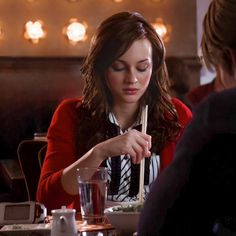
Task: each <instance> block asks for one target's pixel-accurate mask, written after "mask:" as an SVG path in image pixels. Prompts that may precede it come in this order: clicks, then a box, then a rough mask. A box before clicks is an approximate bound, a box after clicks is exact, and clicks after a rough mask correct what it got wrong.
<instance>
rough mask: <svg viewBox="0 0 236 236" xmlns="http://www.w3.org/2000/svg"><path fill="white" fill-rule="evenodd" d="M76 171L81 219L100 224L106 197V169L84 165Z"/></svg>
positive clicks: (102, 220) (85, 221) (88, 222)
mask: <svg viewBox="0 0 236 236" xmlns="http://www.w3.org/2000/svg"><path fill="white" fill-rule="evenodd" d="M77 171H78V184H79V196H80V206H81V216H82V220H83V222H84V223H86V224H101V223H103V222H104V210H105V203H106V199H107V181H108V173H107V169H106V168H104V167H97V168H91V167H86V168H79V169H78V170H77Z"/></svg>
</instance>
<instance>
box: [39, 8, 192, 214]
mask: <svg viewBox="0 0 236 236" xmlns="http://www.w3.org/2000/svg"><path fill="white" fill-rule="evenodd" d="M164 57H165V48H164V45H163V43H162V41H161V39H160V37H159V36H158V35H157V33H156V32H155V30H154V28H153V27H152V26H151V25H150V24H149V23H148V22H147V21H146V20H145V19H144V18H143V17H142V16H141V15H140V14H138V13H129V12H121V13H117V14H115V15H113V16H111V17H109V18H108V19H106V20H105V21H104V22H102V23H101V25H100V26H99V27H98V29H97V32H96V33H95V35H94V37H93V38H92V41H91V46H90V50H89V52H88V56H87V58H86V60H85V62H84V64H83V66H82V69H81V70H82V77H83V78H84V81H85V87H84V90H83V97H82V98H79V99H67V100H65V101H63V102H62V103H61V104H60V105H59V107H58V108H57V109H56V111H55V114H54V116H53V119H52V121H51V125H50V127H49V130H48V136H47V138H48V147H47V153H46V157H45V160H44V163H43V167H42V171H41V176H40V180H39V184H38V191H37V200H38V201H39V202H41V203H44V204H45V206H46V207H47V208H48V209H49V210H50V209H54V208H60V207H61V206H62V205H66V206H67V207H72V208H76V209H77V210H80V204H79V196H78V184H77V168H81V167H98V166H106V167H107V168H108V175H109V188H108V196H107V198H108V200H110V201H132V200H137V194H138V190H139V163H140V161H141V160H142V159H143V158H146V159H145V160H146V161H145V162H146V163H145V164H146V167H145V187H144V192H145V194H147V193H148V192H149V187H150V185H151V184H152V182H153V181H154V180H155V179H156V177H157V176H158V174H159V171H161V170H162V169H164V168H165V167H166V166H167V165H168V164H169V163H170V162H171V160H172V157H173V152H174V148H175V144H176V142H177V141H178V139H179V137H180V135H181V133H182V131H183V128H184V127H185V126H186V124H187V123H188V122H189V120H190V119H191V116H192V114H191V111H190V110H189V109H188V108H187V107H186V106H185V105H184V104H183V103H181V102H180V101H179V100H177V99H174V98H173V99H171V98H170V96H169V94H168V92H167V80H168V78H167V74H166V70H165V63H164ZM145 105H148V125H147V134H144V133H141V125H142V124H141V123H140V120H141V119H140V117H141V110H142V108H143V107H144V106H145Z"/></svg>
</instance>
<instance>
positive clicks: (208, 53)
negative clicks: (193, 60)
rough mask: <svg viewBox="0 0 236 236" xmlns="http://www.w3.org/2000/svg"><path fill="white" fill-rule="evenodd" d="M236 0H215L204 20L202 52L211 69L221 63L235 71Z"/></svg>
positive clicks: (228, 70)
mask: <svg viewBox="0 0 236 236" xmlns="http://www.w3.org/2000/svg"><path fill="white" fill-rule="evenodd" d="M235 22H236V1H235V0H213V1H212V2H211V4H210V5H209V8H208V11H207V13H206V15H205V18H204V21H203V36H202V42H201V47H202V53H203V57H204V60H205V63H206V65H207V67H208V68H209V69H212V66H213V67H216V66H217V65H221V66H222V67H223V69H224V70H225V71H227V72H228V73H229V74H232V73H233V62H232V51H235V49H236V27H235Z"/></svg>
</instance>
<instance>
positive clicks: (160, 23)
mask: <svg viewBox="0 0 236 236" xmlns="http://www.w3.org/2000/svg"><path fill="white" fill-rule="evenodd" d="M209 2H210V0H191V1H189V0H174V1H173V0H0V84H1V86H0V132H1V134H0V169H1V171H0V202H6V201H9V202H21V201H27V200H29V193H28V192H27V188H26V185H25V179H24V174H23V172H22V171H23V169H22V168H23V167H22V166H21V164H20V163H19V156H18V155H19V153H18V151H19V145H20V143H22V142H23V141H25V140H34V139H40V138H41V135H42V136H43V135H44V134H46V133H47V129H48V127H49V124H50V121H51V118H52V115H53V112H54V111H55V109H56V107H57V105H58V104H59V103H60V102H61V101H62V100H63V99H65V98H73V97H80V96H81V94H82V90H83V81H82V79H81V76H80V67H81V65H82V63H83V61H84V58H85V57H86V53H87V51H88V49H89V43H90V40H91V37H92V35H93V32H94V31H95V29H96V27H97V26H98V24H99V23H100V22H101V21H102V20H103V19H105V18H106V17H108V16H110V15H112V14H113V13H116V12H119V11H124V10H127V11H137V12H140V13H141V14H143V15H144V16H145V17H146V19H148V21H149V22H151V23H152V24H153V26H154V27H155V28H156V30H157V32H158V33H159V34H160V35H161V37H162V39H163V41H164V44H165V47H166V56H175V57H179V58H181V59H183V60H184V61H185V62H186V64H187V65H188V68H189V73H190V74H191V76H190V87H191V89H193V88H195V87H197V86H199V85H200V84H203V83H206V81H208V80H211V79H212V76H211V74H207V73H206V71H205V70H204V68H203V66H202V64H201V62H200V60H199V55H200V50H199V45H200V38H201V30H202V29H201V27H202V18H203V15H204V14H205V11H206V9H207V6H208V4H209ZM43 138H44V137H42V139H43ZM43 142H45V140H44V141H43ZM42 146H43V145H42ZM40 147H41V146H40Z"/></svg>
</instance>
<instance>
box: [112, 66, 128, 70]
mask: <svg viewBox="0 0 236 236" xmlns="http://www.w3.org/2000/svg"><path fill="white" fill-rule="evenodd" d="M111 68H112V69H113V70H114V71H122V70H124V69H125V66H123V65H112V66H111Z"/></svg>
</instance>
